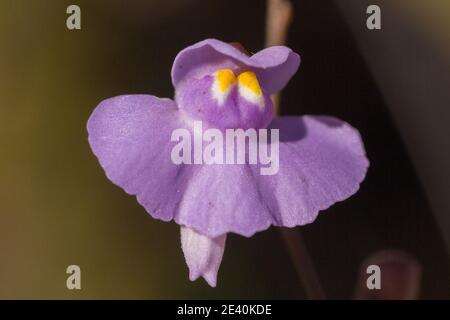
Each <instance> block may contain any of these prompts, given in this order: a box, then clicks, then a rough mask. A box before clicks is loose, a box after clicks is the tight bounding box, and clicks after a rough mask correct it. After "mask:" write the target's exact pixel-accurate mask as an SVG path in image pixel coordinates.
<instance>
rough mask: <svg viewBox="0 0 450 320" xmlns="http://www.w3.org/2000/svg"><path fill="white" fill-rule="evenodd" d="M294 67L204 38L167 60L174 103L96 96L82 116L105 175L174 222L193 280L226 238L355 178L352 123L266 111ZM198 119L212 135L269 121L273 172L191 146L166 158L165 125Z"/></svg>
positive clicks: (308, 217)
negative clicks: (275, 156)
mask: <svg viewBox="0 0 450 320" xmlns="http://www.w3.org/2000/svg"><path fill="white" fill-rule="evenodd" d="M299 64H300V57H299V55H297V54H296V53H294V52H292V50H290V49H289V48H287V47H283V46H275V47H270V48H267V49H264V50H262V51H260V52H258V53H256V54H254V55H253V56H251V57H249V56H247V55H245V54H244V53H242V52H241V51H239V50H238V49H236V48H235V47H233V46H232V45H229V44H227V43H224V42H221V41H218V40H214V39H208V40H204V41H201V42H199V43H196V44H194V45H192V46H190V47H188V48H186V49H184V50H182V51H181V52H180V53H179V54H178V55H177V57H176V58H175V61H174V64H173V67H172V83H173V86H174V88H175V101H173V100H170V99H165V98H164V99H161V98H157V97H155V96H151V95H125V96H119V97H114V98H111V99H107V100H104V101H102V102H101V103H100V104H99V105H98V106H97V108H96V109H95V110H94V112H93V114H92V115H91V117H90V119H89V121H88V125H87V127H88V132H89V143H90V145H91V148H92V150H93V152H94V154H95V155H96V156H97V158H98V160H99V161H100V164H101V166H102V167H103V169H104V170H105V173H106V175H107V177H108V178H109V179H110V180H111V181H112V182H113V183H115V184H117V185H118V186H120V187H121V188H123V189H124V190H125V191H126V192H127V193H129V194H132V195H136V196H137V200H138V202H139V203H140V204H141V205H142V206H143V207H144V208H145V209H146V210H147V212H148V213H150V215H151V216H152V217H154V218H157V219H161V220H164V221H170V220H172V219H173V220H174V221H175V222H176V223H178V224H179V225H180V226H181V244H182V249H183V252H184V255H185V258H186V263H187V265H188V267H189V270H190V276H189V278H190V279H191V280H195V279H197V278H198V277H200V276H202V277H204V278H205V280H206V281H207V282H208V283H209V284H210V285H211V286H215V285H216V278H217V272H218V269H219V266H220V263H221V260H222V256H223V252H224V248H225V241H226V235H227V233H229V232H234V233H237V234H240V235H243V236H246V237H250V236H252V235H253V234H255V233H256V232H258V231H262V230H265V229H267V228H268V227H269V226H271V225H275V226H283V227H294V226H298V225H304V224H307V223H311V222H312V221H314V219H315V218H316V217H317V214H318V212H319V211H320V210H324V209H326V208H328V207H329V206H331V205H332V204H334V203H335V202H337V201H342V200H344V199H346V198H348V197H350V196H351V195H352V194H354V193H355V192H356V191H357V190H358V188H359V184H360V183H361V181H362V180H363V179H364V177H365V174H366V171H367V167H368V160H367V158H366V156H365V151H364V146H363V144H362V141H361V138H360V135H359V133H358V131H357V130H355V129H354V128H352V127H351V126H350V125H348V124H346V123H345V122H342V121H340V120H338V119H335V118H331V117H326V116H303V117H293V116H289V117H276V118H273V115H272V113H273V111H272V102H271V99H270V95H271V94H273V93H276V92H277V91H279V90H281V89H282V88H283V87H284V86H285V85H286V84H287V82H288V81H289V79H290V78H291V77H292V76H293V75H294V73H295V72H296V71H297V69H298V67H299ZM198 121H202V124H203V126H205V127H206V128H209V129H214V130H216V131H215V132H225V131H226V130H229V129H239V128H240V129H249V130H250V129H265V128H267V129H270V130H271V133H272V135H275V133H274V132H275V131H276V129H278V131H276V132H278V134H279V143H276V142H275V143H274V142H273V141H272V144H273V145H275V144H276V150H277V151H278V152H279V163H278V168H277V171H276V174H271V175H264V174H261V169H262V167H263V165H262V164H261V163H249V162H248V161H246V163H245V164H235V165H230V164H223V163H212V164H210V163H209V164H205V163H203V162H201V161H200V162H198V161H195V159H197V160H198V158H196V155H195V153H196V150H190V149H188V150H189V151H190V152H189V151H188V153H189V154H188V155H186V154H183V156H191V154H192V155H193V157H194V161H192V162H190V161H185V162H183V163H175V162H174V161H173V150H174V145H175V144H176V143H175V142H174V141H173V140H174V136H173V135H174V132H176V130H179V129H183V130H184V131H183V132H188V133H192V134H193V135H194V140H195V137H196V135H198V134H197V133H195V132H194V131H195V129H194V125H195V123H196V122H198ZM250 144H251V142H250ZM268 144H269V145H270V144H271V143H270V142H269V143H268ZM207 147H208V146H207V144H206V145H202V146H201V150H200V151H203V150H206V148H207ZM194 149H195V146H194ZM223 150H224V151H229V150H228V149H227V147H224V149H223ZM185 151H186V150H184V152H185ZM197 151H198V150H197ZM216 152H217V150H216Z"/></svg>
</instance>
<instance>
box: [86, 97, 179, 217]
mask: <svg viewBox="0 0 450 320" xmlns="http://www.w3.org/2000/svg"><path fill="white" fill-rule="evenodd" d="M178 114H179V112H178V109H177V108H176V105H175V103H174V102H173V101H172V100H170V99H160V98H157V97H154V96H150V95H128V96H119V97H115V98H111V99H107V100H104V101H102V102H101V103H100V104H99V105H98V106H97V108H96V109H95V111H94V112H93V114H92V115H91V117H90V118H89V121H88V124H87V129H88V133H89V143H90V145H91V148H92V151H93V152H94V154H95V155H96V156H97V158H98V160H99V161H100V164H101V166H102V167H103V169H104V170H105V173H106V175H107V177H108V178H109V179H110V180H111V181H112V182H114V183H115V184H117V185H119V186H120V187H122V188H123V189H124V190H125V191H126V192H127V193H129V194H133V195H138V201H139V202H140V203H141V204H142V205H143V206H144V207H145V208H146V209H147V211H148V212H149V213H150V214H151V215H152V216H153V217H155V218H159V219H162V220H166V221H167V220H171V219H172V217H173V213H174V211H175V207H176V203H177V200H178V198H179V197H180V196H181V194H180V193H177V192H176V190H177V188H178V187H179V184H182V183H183V176H184V174H185V173H186V170H184V169H185V168H184V167H183V166H176V165H175V164H173V163H172V161H171V158H170V152H171V145H170V137H171V133H172V130H173V129H174V128H178V127H180V126H182V123H181V121H180V119H179V115H178Z"/></svg>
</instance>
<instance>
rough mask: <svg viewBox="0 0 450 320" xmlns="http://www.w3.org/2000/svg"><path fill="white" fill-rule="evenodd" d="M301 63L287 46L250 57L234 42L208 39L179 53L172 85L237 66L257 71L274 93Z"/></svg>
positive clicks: (265, 50)
mask: <svg viewBox="0 0 450 320" xmlns="http://www.w3.org/2000/svg"><path fill="white" fill-rule="evenodd" d="M274 53H276V54H274ZM299 65H300V56H299V55H298V54H297V53H295V52H293V51H292V50H291V49H289V48H288V47H285V46H273V47H269V48H266V49H263V50H261V51H259V52H258V53H256V54H254V55H252V56H247V55H246V54H245V53H243V52H241V51H240V50H239V49H237V48H236V47H234V46H233V45H231V44H228V43H226V42H223V41H220V40H216V39H206V40H203V41H200V42H198V43H196V44H194V45H192V46H189V47H187V48H185V49H184V50H182V51H180V52H179V53H178V55H177V56H176V57H175V61H174V63H173V66H172V73H171V75H172V84H173V86H174V87H175V88H177V87H179V86H182V84H183V82H184V81H185V80H186V79H188V78H190V77H195V78H199V77H202V76H204V75H207V74H212V73H213V72H215V71H217V70H218V69H234V68H236V67H238V68H245V69H247V70H251V71H253V72H255V74H256V76H257V78H258V80H259V82H260V85H261V87H262V88H263V89H264V90H265V91H266V92H267V93H269V94H272V93H275V92H277V91H279V90H281V89H282V88H283V87H284V86H285V85H286V84H287V82H288V81H289V79H290V78H291V77H292V76H293V75H294V74H295V72H297V69H298V67H299Z"/></svg>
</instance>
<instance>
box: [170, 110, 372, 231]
mask: <svg viewBox="0 0 450 320" xmlns="http://www.w3.org/2000/svg"><path fill="white" fill-rule="evenodd" d="M269 129H279V134H280V143H279V171H278V173H277V174H274V175H261V174H260V172H261V170H260V169H261V165H260V164H258V165H226V164H225V165H219V164H212V165H203V166H198V167H196V169H195V173H194V174H193V175H192V176H191V180H190V183H189V185H187V188H186V189H185V191H184V196H183V199H182V201H181V203H180V205H179V206H178V208H177V213H176V214H175V221H176V222H177V223H178V224H180V225H185V226H188V227H190V228H193V229H195V230H197V231H198V232H200V233H202V234H204V235H207V236H209V237H217V236H219V235H221V234H224V233H228V232H233V233H237V234H240V235H243V236H246V237H250V236H252V235H253V234H255V233H256V232H258V231H262V230H265V229H267V228H268V227H269V226H270V225H276V226H285V227H294V226H297V225H304V224H308V223H311V222H313V221H314V219H315V218H316V217H317V215H318V213H319V211H321V210H324V209H327V208H328V207H330V206H331V205H332V204H334V203H336V202H338V201H342V200H345V199H346V198H348V197H350V196H351V195H353V194H354V193H356V191H357V190H358V189H359V184H360V183H361V182H362V180H363V179H364V177H365V174H366V171H367V168H368V165H369V162H368V160H367V158H366V156H365V150H364V146H363V144H362V141H361V138H360V135H359V133H358V131H357V130H356V129H354V128H352V127H351V126H350V125H349V124H347V123H345V122H343V121H341V120H338V119H336V118H332V117H325V116H303V117H280V118H275V119H274V120H273V121H272V123H271V125H270V126H269Z"/></svg>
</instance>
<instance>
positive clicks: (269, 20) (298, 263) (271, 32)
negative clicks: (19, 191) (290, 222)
mask: <svg viewBox="0 0 450 320" xmlns="http://www.w3.org/2000/svg"><path fill="white" fill-rule="evenodd" d="M292 17H293V8H292V3H291V2H290V0H267V15H266V47H270V46H275V45H284V44H285V43H286V38H287V33H288V29H289V25H290V23H291V21H292ZM280 95H281V94H280V93H278V94H276V95H273V96H272V100H273V105H274V112H275V114H277V115H278V114H280ZM280 232H281V235H282V238H283V240H284V242H285V245H286V248H287V250H288V251H289V255H290V257H291V260H292V263H293V264H294V267H295V270H296V271H297V275H298V277H299V278H300V281H301V282H302V284H303V288H304V289H305V292H306V295H307V297H308V298H309V299H325V293H324V291H323V289H322V284H321V282H320V279H319V276H318V275H317V272H316V270H315V268H314V264H313V262H312V259H311V257H310V255H309V253H308V249H307V248H306V244H305V242H304V241H303V237H302V235H301V233H300V230H298V229H288V228H280Z"/></svg>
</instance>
